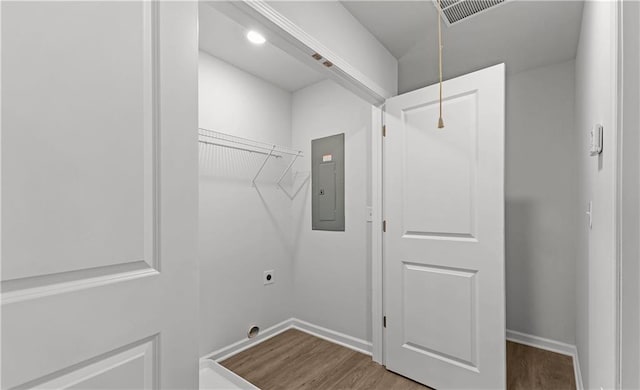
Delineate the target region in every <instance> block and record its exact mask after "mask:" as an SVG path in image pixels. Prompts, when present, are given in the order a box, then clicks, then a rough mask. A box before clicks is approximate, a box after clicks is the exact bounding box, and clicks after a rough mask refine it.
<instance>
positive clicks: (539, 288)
mask: <svg viewBox="0 0 640 390" xmlns="http://www.w3.org/2000/svg"><path fill="white" fill-rule="evenodd" d="M574 65H575V64H574V62H573V61H569V62H564V63H560V64H556V65H550V66H545V67H541V68H536V69H534V70H529V71H525V72H522V73H518V74H515V75H512V76H508V77H507V87H506V88H507V107H506V117H507V130H506V142H507V145H506V162H507V163H506V175H505V176H506V186H505V191H506V197H505V198H506V254H507V256H506V284H507V292H506V295H507V329H510V330H515V331H518V332H522V333H527V334H532V335H535V336H539V337H544V338H548V339H552V340H557V341H562V342H565V343H569V344H575V301H576V299H575V277H574V274H575V257H576V248H575V240H574V239H573V237H574V235H575V230H576V228H577V226H576V224H577V222H576V221H577V206H576V203H575V199H576V197H577V194H578V193H577V177H576V168H577V161H576V158H575V152H574V150H575V148H574V146H573V145H574V143H575V137H574V131H573V125H574V123H573V122H574V93H575V91H574Z"/></svg>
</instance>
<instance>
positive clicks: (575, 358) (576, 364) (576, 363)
mask: <svg viewBox="0 0 640 390" xmlns="http://www.w3.org/2000/svg"><path fill="white" fill-rule="evenodd" d="M573 371H574V372H575V374H576V389H577V390H584V385H583V384H582V372H581V371H580V359H578V349H577V348H576V354H575V355H574V356H573Z"/></svg>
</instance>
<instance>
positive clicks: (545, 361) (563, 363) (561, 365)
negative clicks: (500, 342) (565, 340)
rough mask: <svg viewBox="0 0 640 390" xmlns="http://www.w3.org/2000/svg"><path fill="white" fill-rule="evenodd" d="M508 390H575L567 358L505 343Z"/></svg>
mask: <svg viewBox="0 0 640 390" xmlns="http://www.w3.org/2000/svg"><path fill="white" fill-rule="evenodd" d="M507 388H508V389H509V390H530V389H534V390H538V389H540V390H542V389H550V390H575V388H576V377H575V373H574V371H573V359H572V358H571V357H570V356H566V355H561V354H559V353H555V352H550V351H545V350H543V349H539V348H533V347H529V346H527V345H522V344H518V343H513V342H511V341H507Z"/></svg>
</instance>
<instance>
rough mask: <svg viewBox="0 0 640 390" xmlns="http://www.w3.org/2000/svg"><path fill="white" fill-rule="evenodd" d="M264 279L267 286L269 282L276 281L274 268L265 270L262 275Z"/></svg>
mask: <svg viewBox="0 0 640 390" xmlns="http://www.w3.org/2000/svg"><path fill="white" fill-rule="evenodd" d="M262 281H263V282H264V284H265V286H266V285H267V284H273V282H275V280H274V272H273V270H272V269H270V270H268V271H264V275H263V277H262Z"/></svg>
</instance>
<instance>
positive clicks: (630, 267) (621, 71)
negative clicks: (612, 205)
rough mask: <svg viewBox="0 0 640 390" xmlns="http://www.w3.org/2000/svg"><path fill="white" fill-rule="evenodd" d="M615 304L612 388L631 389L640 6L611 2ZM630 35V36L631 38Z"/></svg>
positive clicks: (639, 268)
mask: <svg viewBox="0 0 640 390" xmlns="http://www.w3.org/2000/svg"><path fill="white" fill-rule="evenodd" d="M616 28H617V31H616V33H617V56H616V57H615V60H616V61H617V64H616V68H615V69H616V71H617V78H616V82H615V84H614V85H615V86H616V88H617V100H618V104H617V110H616V113H615V114H616V118H617V119H616V120H617V124H618V144H617V163H618V165H617V170H618V175H617V177H616V182H617V199H616V202H617V207H616V218H617V223H616V226H617V229H618V231H617V232H616V241H617V245H616V246H617V249H618V251H617V252H618V253H617V256H616V261H617V268H618V270H617V272H618V274H617V287H616V288H617V307H616V312H617V313H616V314H617V316H616V321H617V324H616V333H617V334H616V344H617V345H616V347H617V351H616V355H617V362H616V363H617V367H616V376H617V378H616V386H617V388H636V387H638V386H639V385H640V374H639V373H638V371H637V369H636V368H637V367H638V364H640V330H639V324H640V307H639V303H640V299H639V297H638V292H639V288H638V282H639V281H640V264H638V256H639V254H640V248H639V247H638V245H637V244H636V243H637V239H638V236H639V235H640V218H639V217H638V210H640V191H639V187H638V186H639V185H640V158H639V157H638V151H639V150H640V143H639V142H640V134H638V130H639V126H638V120H639V119H640V114H638V112H639V111H640V110H639V109H640V91H639V89H640V76H638V74H639V73H640V55H638V49H639V48H640V41H639V40H638V39H637V35H638V29H640V5H638V3H636V2H621V3H618V4H617V26H616ZM633 37H636V39H635V40H634V39H633Z"/></svg>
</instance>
